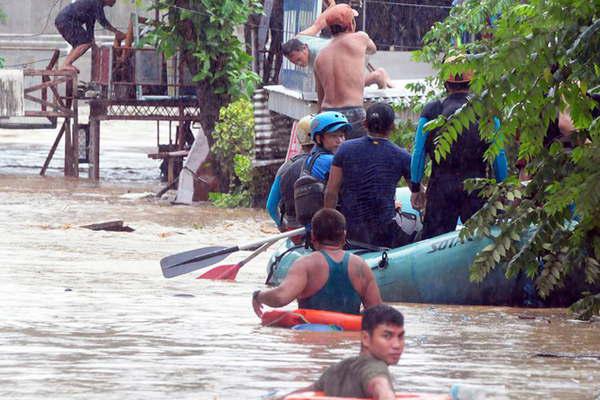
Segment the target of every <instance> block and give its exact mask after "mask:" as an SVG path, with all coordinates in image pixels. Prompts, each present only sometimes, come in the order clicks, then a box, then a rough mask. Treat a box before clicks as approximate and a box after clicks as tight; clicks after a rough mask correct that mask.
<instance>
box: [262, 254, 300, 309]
mask: <svg viewBox="0 0 600 400" xmlns="http://www.w3.org/2000/svg"><path fill="white" fill-rule="evenodd" d="M307 262H310V261H309V260H307V259H306V257H302V258H300V259H298V260H296V261H295V262H294V264H293V265H292V267H291V268H290V271H289V272H288V274H287V276H286V277H285V278H284V280H283V282H281V285H279V286H278V287H276V288H274V289H269V290H259V291H256V292H254V295H253V296H252V307H253V308H254V312H255V313H256V315H258V317H259V318H260V317H262V305H263V304H266V305H268V306H270V307H283V306H286V305H288V304H290V303H291V302H292V301H294V300H295V299H296V298H298V296H299V295H300V294H301V293H302V291H303V290H304V288H305V287H306V284H307V282H308V273H307Z"/></svg>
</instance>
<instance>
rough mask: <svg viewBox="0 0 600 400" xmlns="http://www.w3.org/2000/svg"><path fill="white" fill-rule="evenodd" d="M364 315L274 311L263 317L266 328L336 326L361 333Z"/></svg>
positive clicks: (332, 312)
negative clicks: (315, 325)
mask: <svg viewBox="0 0 600 400" xmlns="http://www.w3.org/2000/svg"><path fill="white" fill-rule="evenodd" d="M361 322H362V315H355V314H344V313H339V312H335V311H324V310H308V309H302V308H300V309H298V310H294V311H284V310H272V311H267V312H265V313H264V314H263V316H262V324H263V325H264V326H279V327H282V328H291V327H293V326H296V325H301V324H322V325H335V326H338V327H340V328H342V329H343V330H345V331H360V325H361Z"/></svg>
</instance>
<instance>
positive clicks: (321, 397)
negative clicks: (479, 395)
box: [284, 392, 448, 400]
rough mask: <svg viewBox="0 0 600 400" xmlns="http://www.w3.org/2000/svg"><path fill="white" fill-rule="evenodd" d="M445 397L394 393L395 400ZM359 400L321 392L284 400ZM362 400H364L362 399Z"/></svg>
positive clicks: (437, 399)
mask: <svg viewBox="0 0 600 400" xmlns="http://www.w3.org/2000/svg"><path fill="white" fill-rule="evenodd" d="M447 398H448V396H447V395H439V394H417V393H396V399H397V400H441V399H447ZM336 399H337V400H340V399H344V400H359V399H357V398H355V397H331V396H325V393H323V392H301V393H294V394H290V395H288V396H286V397H285V398H284V400H336ZM362 400H364V399H362Z"/></svg>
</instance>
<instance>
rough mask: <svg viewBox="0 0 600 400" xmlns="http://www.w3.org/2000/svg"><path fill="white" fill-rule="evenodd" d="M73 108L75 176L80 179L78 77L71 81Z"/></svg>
mask: <svg viewBox="0 0 600 400" xmlns="http://www.w3.org/2000/svg"><path fill="white" fill-rule="evenodd" d="M71 82H72V83H71V102H72V104H71V108H72V110H73V140H72V143H71V145H72V147H73V176H74V177H76V178H79V107H78V105H77V75H75V76H74V77H73V80H72V81H71Z"/></svg>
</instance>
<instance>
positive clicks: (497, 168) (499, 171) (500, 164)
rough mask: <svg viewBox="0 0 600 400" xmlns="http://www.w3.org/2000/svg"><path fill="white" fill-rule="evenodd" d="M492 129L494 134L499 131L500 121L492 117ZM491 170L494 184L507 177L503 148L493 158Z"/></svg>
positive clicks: (506, 163) (506, 161)
mask: <svg viewBox="0 0 600 400" xmlns="http://www.w3.org/2000/svg"><path fill="white" fill-rule="evenodd" d="M494 128H495V129H496V133H497V132H499V131H500V119H498V118H496V117H494ZM493 168H494V175H495V177H496V182H503V181H504V180H505V179H506V177H507V176H508V160H507V158H506V152H505V151H504V147H503V148H501V149H500V152H499V153H498V155H497V156H496V158H494V162H493Z"/></svg>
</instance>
